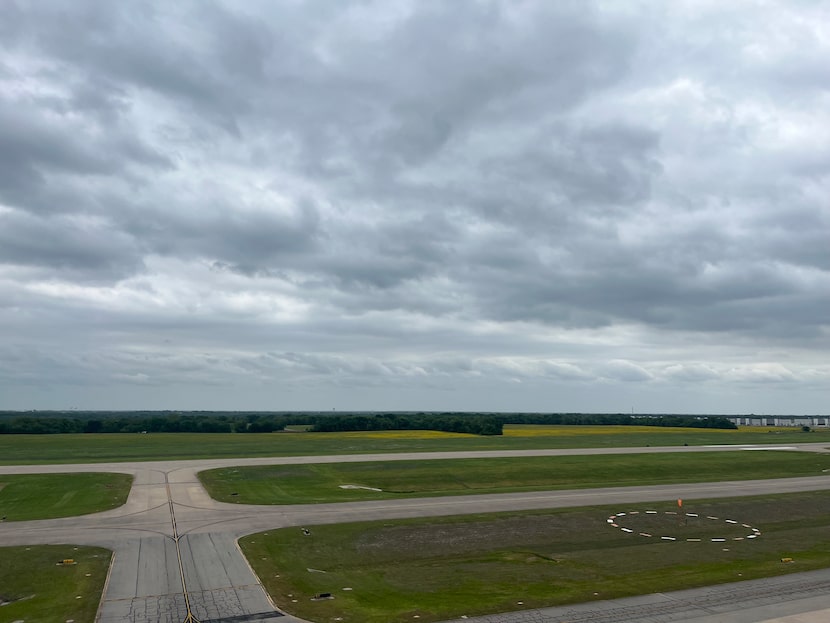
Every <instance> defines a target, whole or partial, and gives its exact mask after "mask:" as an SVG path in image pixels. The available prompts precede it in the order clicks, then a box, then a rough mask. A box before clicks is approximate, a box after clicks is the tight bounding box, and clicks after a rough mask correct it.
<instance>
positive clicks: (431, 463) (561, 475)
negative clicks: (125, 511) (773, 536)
mask: <svg viewBox="0 0 830 623" xmlns="http://www.w3.org/2000/svg"><path fill="white" fill-rule="evenodd" d="M824 469H827V470H830V454H809V453H805V452H784V451H775V452H741V451H736V452H701V453H688V454H673V453H672V454H669V453H665V454H628V455H626V454H618V455H598V456H561V457H522V458H498V459H453V460H424V461H394V462H384V463H378V462H367V463H326V464H313V465H269V466H257V467H229V468H222V469H214V470H208V471H204V472H201V473H200V474H199V479H200V480H201V481H202V483H203V484H204V485H205V488H206V489H207V490H208V492H209V493H210V495H211V496H213V497H214V498H216V499H217V500H220V501H223V502H235V503H241V504H304V503H319V502H349V501H356V500H378V499H393V498H411V497H425V496H442V495H465V494H481V493H506V492H510V491H534V490H535V491H539V490H547V489H581V488H593V487H611V486H628V485H653V484H663V483H680V482H713V481H720V480H750V479H763V478H787V477H791V476H813V475H821V474H822V470H824ZM342 487H346V488H342ZM373 489H377V490H373Z"/></svg>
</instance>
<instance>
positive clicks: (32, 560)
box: [0, 545, 111, 623]
mask: <svg viewBox="0 0 830 623" xmlns="http://www.w3.org/2000/svg"><path fill="white" fill-rule="evenodd" d="M110 557H111V552H110V551H109V550H105V549H101V548H98V547H75V546H72V545H38V546H31V547H0V603H4V604H5V605H2V606H0V620H2V621H26V622H27V623H28V622H30V621H31V622H34V621H37V622H38V623H64V621H76V622H77V623H84V622H87V623H91V621H93V619H95V612H96V611H97V609H98V603H99V602H100V601H101V593H102V591H103V588H104V581H105V580H106V577H107V570H108V569H109V564H110ZM67 558H69V559H73V560H74V561H75V563H76V564H72V565H57V564H56V563H57V562H58V561H62V560H64V559H67Z"/></svg>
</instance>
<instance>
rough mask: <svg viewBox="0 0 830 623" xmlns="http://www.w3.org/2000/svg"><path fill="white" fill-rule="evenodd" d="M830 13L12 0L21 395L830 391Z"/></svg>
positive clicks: (447, 399) (245, 404)
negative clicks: (829, 60)
mask: <svg viewBox="0 0 830 623" xmlns="http://www.w3.org/2000/svg"><path fill="white" fill-rule="evenodd" d="M828 59H830V9H828V4H827V3H826V2H820V1H817V2H811V1H809V0H800V1H795V0H781V1H780V2H775V1H738V0H734V1H730V2H723V1H722V0H717V1H714V0H712V1H710V0H695V1H683V0H674V1H672V2H664V1H663V0H654V1H653V2H651V1H634V0H626V1H625V2H619V1H617V0H609V1H608V2H588V1H586V0H575V1H574V2H568V1H557V2H551V1H547V0H539V1H532V0H524V1H521V0H516V1H513V0H510V1H508V0H505V1H503V2H499V1H460V0H459V1H456V0H452V1H450V0H444V1H440V2H437V1H436V2H433V1H428V0H426V1H425V0H413V1H411V2H407V1H390V0H379V1H377V2H372V1H369V0H365V1H350V2H347V1H343V0H330V1H317V0H305V1H302V2H300V1H294V0H283V1H281V2H275V1H272V0H268V1H265V0H262V1H261V2H258V1H254V0H246V1H245V2H237V1H230V0H229V1H227V2H222V1H219V0H215V1H205V0H198V1H193V2H184V1H177V2H169V1H167V0H160V1H158V2H151V1H135V2H109V1H107V0H98V1H87V0H84V1H82V0H66V1H65V2H60V1H51V0H43V1H38V2H29V1H23V0H3V2H2V3H0V408H7V409H30V408H37V409H49V408H57V409H63V408H82V409H83V408H92V409H107V408H112V409H145V408H149V409H264V410H286V409H309V410H318V409H323V410H330V409H338V410H341V409H370V410H387V409H390V410H391V409H394V410H420V409H423V410H498V411H511V410H532V411H584V412H591V411H598V412H608V411H613V412H618V411H623V412H628V411H630V410H631V409H634V410H635V411H638V412H672V413H750V412H754V413H828V412H829V411H830V400H829V399H830V357H828V354H830V62H828Z"/></svg>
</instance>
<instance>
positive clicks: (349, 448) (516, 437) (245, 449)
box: [0, 426, 830, 465]
mask: <svg viewBox="0 0 830 623" xmlns="http://www.w3.org/2000/svg"><path fill="white" fill-rule="evenodd" d="M797 442H802V443H803V442H818V443H820V442H826V443H827V444H828V445H830V430H821V431H816V432H813V433H802V432H800V430H798V429H795V430H792V429H781V428H776V429H772V428H741V429H739V430H707V429H694V428H656V427H640V426H506V427H505V434H504V435H503V436H499V437H479V436H476V435H462V434H458V433H438V432H434V431H381V432H356V433H301V432H287V433H254V434H244V433H237V434H230V433H228V434H225V433H153V434H78V435H0V464H3V465H24V464H38V463H103V462H110V461H152V460H166V459H203V458H224V457H257V456H302V455H330V454H361V453H367V452H436V451H453V450H525V449H533V448H610V447H632V446H646V445H652V446H663V445H665V446H682V445H683V444H684V443H685V444H688V445H706V444H750V443H756V444H770V443H772V444H786V443H797Z"/></svg>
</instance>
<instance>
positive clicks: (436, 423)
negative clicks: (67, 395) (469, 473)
mask: <svg viewBox="0 0 830 623" xmlns="http://www.w3.org/2000/svg"><path fill="white" fill-rule="evenodd" d="M505 424H547V425H559V426H567V425H581V426H586V425H587V426H591V425H617V426H632V425H633V426H672V427H677V426H683V427H690V428H721V429H735V428H737V426H735V424H733V423H732V422H731V421H730V420H728V419H727V418H725V417H722V416H678V415H629V414H624V413H618V414H591V413H456V412H441V413H425V412H417V413H416V412H393V413H372V412H355V413H329V412H311V413H307V412H299V413H292V412H231V411H227V412H211V411H201V412H172V411H130V412H99V411H53V412H34V413H27V414H26V415H21V413H20V412H15V411H11V412H10V411H5V412H2V411H0V434H53V433H143V432H146V433H270V432H277V431H283V430H285V428H286V427H287V426H306V427H308V430H310V431H313V432H337V431H368V430H437V431H443V432H452V433H468V434H472V435H501V434H502V430H503V427H504V425H505Z"/></svg>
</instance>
